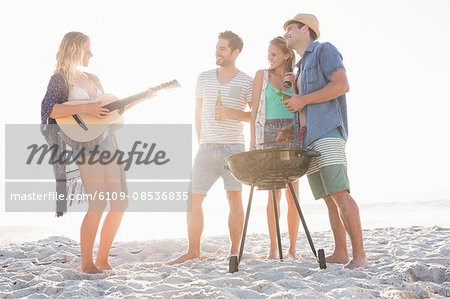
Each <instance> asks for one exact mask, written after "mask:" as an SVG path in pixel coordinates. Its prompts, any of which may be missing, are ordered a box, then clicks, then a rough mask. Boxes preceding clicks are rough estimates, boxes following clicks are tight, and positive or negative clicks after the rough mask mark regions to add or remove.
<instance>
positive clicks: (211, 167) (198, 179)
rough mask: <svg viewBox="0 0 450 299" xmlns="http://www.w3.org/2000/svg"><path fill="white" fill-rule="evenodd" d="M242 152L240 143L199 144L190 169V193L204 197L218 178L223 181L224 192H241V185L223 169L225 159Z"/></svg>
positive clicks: (242, 146) (243, 149)
mask: <svg viewBox="0 0 450 299" xmlns="http://www.w3.org/2000/svg"><path fill="white" fill-rule="evenodd" d="M244 151H245V147H244V145H243V144H240V143H225V144H216V143H205V144H200V147H199V149H198V151H197V155H196V156H195V160H194V166H193V167H192V193H196V194H203V195H206V194H207V193H208V191H209V189H211V187H212V185H214V183H215V182H216V181H217V180H218V179H219V177H221V178H222V179H223V183H224V188H225V190H227V191H241V190H242V184H241V183H240V182H239V181H238V180H236V179H235V178H234V177H233V175H232V174H231V172H230V171H229V170H226V169H224V167H225V165H226V163H225V158H226V157H228V156H231V155H233V154H237V153H241V152H244Z"/></svg>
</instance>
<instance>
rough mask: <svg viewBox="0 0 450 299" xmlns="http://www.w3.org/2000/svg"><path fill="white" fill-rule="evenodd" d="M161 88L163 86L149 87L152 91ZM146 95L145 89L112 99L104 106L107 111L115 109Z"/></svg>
mask: <svg viewBox="0 0 450 299" xmlns="http://www.w3.org/2000/svg"><path fill="white" fill-rule="evenodd" d="M162 88H163V86H161V85H158V86H156V87H152V88H151V89H152V90H153V92H156V91H158V90H160V89H162ZM146 95H147V90H146V91H143V92H140V93H137V94H135V95H132V96H130V97H127V98H124V99H121V100H117V101H114V102H112V103H109V104H108V105H105V106H104V107H105V108H107V109H108V110H109V111H113V110H117V109H120V108H123V107H125V106H127V105H129V104H131V103H133V102H136V101H139V100H140V99H142V98H145V96H146Z"/></svg>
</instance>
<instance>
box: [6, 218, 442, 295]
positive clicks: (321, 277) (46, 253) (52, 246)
mask: <svg viewBox="0 0 450 299" xmlns="http://www.w3.org/2000/svg"><path fill="white" fill-rule="evenodd" d="M282 236H283V244H284V247H286V245H287V244H288V236H287V234H286V233H285V234H283V235H282ZM364 236H365V246H366V251H367V255H368V259H369V262H370V264H371V267H370V268H369V269H357V270H347V269H344V268H343V266H341V265H332V264H329V265H328V268H327V269H325V270H320V269H319V266H318V264H317V262H316V261H315V259H314V256H313V254H312V252H311V251H310V247H309V245H308V242H307V241H306V238H305V237H304V234H303V233H300V234H299V241H298V243H297V251H298V253H299V255H300V260H296V261H293V260H283V261H279V260H274V261H272V260H270V261H269V260H265V259H263V257H264V256H265V255H266V253H267V250H268V247H267V243H268V236H267V235H266V234H250V235H249V236H248V239H247V242H246V247H245V253H244V257H243V260H242V262H241V264H240V267H239V268H240V269H239V272H236V273H233V274H230V273H227V271H228V262H227V261H226V256H227V249H228V244H229V242H228V236H216V237H207V238H204V239H203V247H202V250H203V255H205V257H206V258H205V259H203V260H193V261H188V262H185V263H183V264H180V265H174V266H168V265H166V264H165V262H166V261H168V260H170V259H173V258H175V257H177V256H179V255H180V254H181V253H183V252H184V250H185V248H186V242H187V240H186V239H184V238H180V239H165V240H148V241H143V242H137V241H136V242H122V243H115V244H114V248H113V249H112V250H111V257H110V263H111V265H112V266H113V268H114V270H113V272H110V273H109V276H106V275H104V274H96V275H88V274H83V273H81V272H80V253H79V250H80V249H79V243H78V242H77V241H74V240H72V239H69V238H67V237H58V236H54V237H50V238H46V239H42V240H39V241H34V242H27V243H22V244H17V243H16V244H5V245H1V246H0V298H21V297H29V298H49V297H51V298H54V297H60V298H66V297H78V298H80V297H90V298H99V297H106V298H123V297H127V298H149V297H151V298H447V297H450V242H449V240H450V229H449V228H441V227H438V226H434V227H419V226H412V227H409V228H378V229H371V230H364ZM312 237H313V240H314V242H315V246H316V248H324V249H325V252H326V253H328V254H329V253H331V250H332V244H333V241H332V236H331V232H329V231H323V232H313V233H312ZM286 249H287V248H286ZM95 250H96V249H95Z"/></svg>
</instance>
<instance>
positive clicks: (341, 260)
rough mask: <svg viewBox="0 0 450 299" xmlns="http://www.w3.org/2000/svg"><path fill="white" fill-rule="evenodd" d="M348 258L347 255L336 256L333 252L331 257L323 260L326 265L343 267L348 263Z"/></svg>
mask: <svg viewBox="0 0 450 299" xmlns="http://www.w3.org/2000/svg"><path fill="white" fill-rule="evenodd" d="M349 260H350V258H349V257H348V254H337V253H336V252H334V253H333V254H332V255H330V256H327V257H326V258H325V261H326V262H327V264H342V265H345V264H347V263H348V261H349Z"/></svg>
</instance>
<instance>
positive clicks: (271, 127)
mask: <svg viewBox="0 0 450 299" xmlns="http://www.w3.org/2000/svg"><path fill="white" fill-rule="evenodd" d="M290 124H292V118H282V119H266V122H265V123H264V145H263V147H262V148H263V149H266V148H282V147H294V143H292V142H289V143H283V144H276V143H275V142H276V141H277V137H278V134H280V131H277V129H281V128H284V127H287V126H289V125H290Z"/></svg>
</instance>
